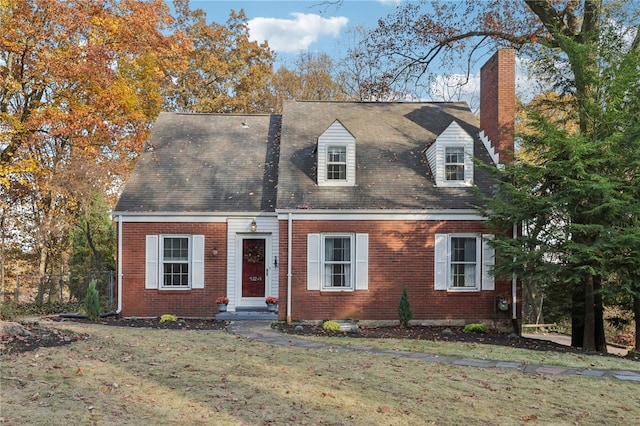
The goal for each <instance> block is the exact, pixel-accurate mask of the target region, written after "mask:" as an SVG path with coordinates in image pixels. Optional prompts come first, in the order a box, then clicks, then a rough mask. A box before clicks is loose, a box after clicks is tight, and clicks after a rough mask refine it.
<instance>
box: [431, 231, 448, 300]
mask: <svg viewBox="0 0 640 426" xmlns="http://www.w3.org/2000/svg"><path fill="white" fill-rule="evenodd" d="M447 246H448V238H447V234H436V235H435V246H434V259H435V266H434V289H435V290H446V289H447V265H448V263H449V249H448V247H447Z"/></svg>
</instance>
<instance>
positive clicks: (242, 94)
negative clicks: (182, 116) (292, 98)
mask: <svg viewBox="0 0 640 426" xmlns="http://www.w3.org/2000/svg"><path fill="white" fill-rule="evenodd" d="M174 5H175V9H176V22H175V25H174V26H173V28H174V30H175V31H176V32H182V33H184V34H185V35H186V37H187V38H188V40H189V41H190V43H191V49H190V50H188V51H185V52H184V56H183V60H184V63H185V66H184V67H179V68H177V69H174V70H172V72H171V78H170V79H169V80H166V81H165V84H164V85H163V87H162V93H163V96H164V108H165V109H166V110H169V111H178V112H218V113H221V112H227V113H239V112H244V113H254V112H268V111H269V108H270V106H271V98H270V96H269V83H270V81H271V76H272V73H273V52H272V51H271V49H270V48H269V46H268V45H267V44H266V43H257V42H255V41H250V40H249V27H248V23H247V17H246V16H245V14H244V11H242V10H241V11H239V12H235V11H233V10H232V11H231V12H230V15H229V19H228V20H227V22H226V24H224V25H223V24H220V23H216V22H212V23H207V21H206V14H205V12H204V11H203V10H201V9H195V10H191V9H190V6H189V1H188V0H176V1H174Z"/></svg>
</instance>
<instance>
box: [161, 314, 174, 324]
mask: <svg viewBox="0 0 640 426" xmlns="http://www.w3.org/2000/svg"><path fill="white" fill-rule="evenodd" d="M177 321H178V317H177V316H175V315H171V314H164V315H163V316H161V317H160V322H161V323H163V322H177Z"/></svg>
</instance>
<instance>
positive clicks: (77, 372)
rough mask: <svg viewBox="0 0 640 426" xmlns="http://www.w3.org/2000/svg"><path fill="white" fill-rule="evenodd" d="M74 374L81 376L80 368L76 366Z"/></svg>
mask: <svg viewBox="0 0 640 426" xmlns="http://www.w3.org/2000/svg"><path fill="white" fill-rule="evenodd" d="M76 376H82V368H80V367H78V369H77V370H76Z"/></svg>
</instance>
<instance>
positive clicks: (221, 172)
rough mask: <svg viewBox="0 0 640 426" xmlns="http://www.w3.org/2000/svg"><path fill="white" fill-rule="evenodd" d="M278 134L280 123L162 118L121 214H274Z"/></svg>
mask: <svg viewBox="0 0 640 426" xmlns="http://www.w3.org/2000/svg"><path fill="white" fill-rule="evenodd" d="M243 122H244V123H246V126H243V124H242V123H243ZM279 127H280V116H279V115H235V114H234V115H230V114H175V113H162V114H160V116H159V117H158V119H157V121H156V123H155V125H154V127H153V129H152V131H151V134H150V135H149V138H148V140H147V144H146V147H145V149H144V150H143V152H142V153H141V155H140V157H139V159H138V162H137V163H136V166H135V168H134V170H133V173H132V175H131V177H130V179H129V181H128V182H127V184H126V186H125V188H124V191H123V193H122V195H121V197H120V200H119V202H118V205H117V206H116V211H117V212H238V211H246V212H259V211H274V209H275V197H276V176H275V173H276V171H277V160H278V156H277V153H278V150H277V148H278V147H277V143H276V137H277V135H278V132H279Z"/></svg>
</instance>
